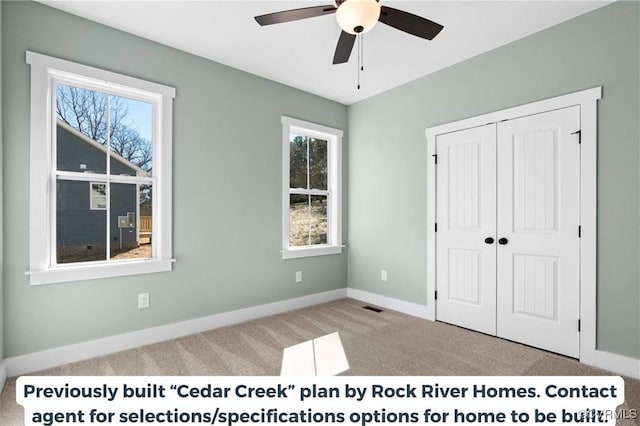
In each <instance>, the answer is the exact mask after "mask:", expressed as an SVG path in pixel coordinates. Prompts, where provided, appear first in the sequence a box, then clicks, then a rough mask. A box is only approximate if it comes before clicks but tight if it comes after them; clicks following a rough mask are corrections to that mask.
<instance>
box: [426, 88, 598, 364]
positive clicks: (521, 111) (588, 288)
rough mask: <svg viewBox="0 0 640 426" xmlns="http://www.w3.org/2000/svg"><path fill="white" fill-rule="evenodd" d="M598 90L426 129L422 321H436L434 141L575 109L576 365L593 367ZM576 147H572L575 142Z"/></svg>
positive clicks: (584, 91) (593, 89) (571, 94)
mask: <svg viewBox="0 0 640 426" xmlns="http://www.w3.org/2000/svg"><path fill="white" fill-rule="evenodd" d="M599 99H602V86H598V87H593V88H591V89H586V90H581V91H579V92H574V93H570V94H566V95H561V96H556V97H553V98H548V99H544V100H540V101H536V102H532V103H528V104H524V105H519V106H515V107H512V108H507V109H503V110H499V111H494V112H490V113H487V114H482V115H478V116H475V117H471V118H466V119H463V120H458V121H454V122H451V123H446V124H442V125H438V126H433V127H429V128H427V129H426V131H425V136H426V138H427V154H428V157H427V158H428V160H427V223H428V226H427V318H428V319H430V320H432V321H435V319H436V299H435V291H436V249H437V248H436V188H437V186H436V183H437V182H436V161H437V157H436V156H435V155H436V138H437V136H438V135H441V134H444V133H450V132H454V131H458V130H464V129H468V128H471V127H478V126H482V125H486V124H492V123H498V122H501V121H505V120H511V119H514V118H520V117H525V116H528V115H533V114H538V113H541V112H547V111H552V110H557V109H562V108H566V107H570V106H575V105H579V106H580V134H579V135H576V138H578V137H579V138H580V143H581V154H580V225H581V227H582V236H581V238H580V319H581V321H580V322H581V331H580V361H582V362H585V363H587V364H599V362H598V361H599V354H598V352H599V351H597V348H596V247H597V246H596V231H597V222H596V213H597V174H596V172H597V170H596V168H597V139H598V133H597V132H598V128H597V108H598V105H597V104H598V100H599ZM576 143H578V141H577V140H576Z"/></svg>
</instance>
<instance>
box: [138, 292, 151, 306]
mask: <svg viewBox="0 0 640 426" xmlns="http://www.w3.org/2000/svg"><path fill="white" fill-rule="evenodd" d="M148 307H149V293H140V294H138V309H146V308H148Z"/></svg>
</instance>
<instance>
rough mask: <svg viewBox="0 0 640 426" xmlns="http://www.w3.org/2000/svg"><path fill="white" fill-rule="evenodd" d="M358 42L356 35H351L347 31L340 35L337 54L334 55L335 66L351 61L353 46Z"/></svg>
mask: <svg viewBox="0 0 640 426" xmlns="http://www.w3.org/2000/svg"><path fill="white" fill-rule="evenodd" d="M355 42H356V36H355V34H349V33H347V32H345V31H343V32H341V33H340V38H339V39H338V45H337V46H336V53H335V54H334V55H333V64H334V65H335V64H344V63H345V62H348V61H349V56H351V51H352V50H353V44H354V43H355Z"/></svg>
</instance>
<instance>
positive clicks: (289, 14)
mask: <svg viewBox="0 0 640 426" xmlns="http://www.w3.org/2000/svg"><path fill="white" fill-rule="evenodd" d="M336 10H337V8H336V7H335V6H334V5H332V4H328V5H325V6H312V7H303V8H301V9H291V10H283V11H282V12H275V13H269V14H267V15H260V16H256V17H255V20H256V21H257V22H258V24H260V25H271V24H281V23H283V22H290V21H297V20H299V19H306V18H314V17H316V16H323V15H329V14H331V13H335V11H336Z"/></svg>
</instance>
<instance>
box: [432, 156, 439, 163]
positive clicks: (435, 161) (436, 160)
mask: <svg viewBox="0 0 640 426" xmlns="http://www.w3.org/2000/svg"><path fill="white" fill-rule="evenodd" d="M431 156H432V157H433V162H434V164H438V154H431Z"/></svg>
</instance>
